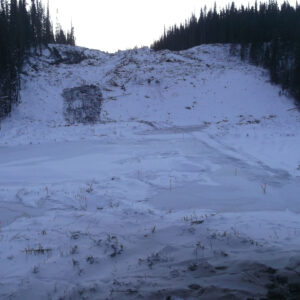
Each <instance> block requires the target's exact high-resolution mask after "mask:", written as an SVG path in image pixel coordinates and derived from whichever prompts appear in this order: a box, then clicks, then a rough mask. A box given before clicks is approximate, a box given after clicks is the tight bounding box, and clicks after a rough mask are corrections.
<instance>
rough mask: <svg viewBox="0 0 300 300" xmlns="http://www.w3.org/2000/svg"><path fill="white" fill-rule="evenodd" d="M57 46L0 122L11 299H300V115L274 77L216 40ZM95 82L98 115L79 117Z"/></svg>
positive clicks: (2, 269) (3, 272) (25, 78)
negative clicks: (70, 94)
mask: <svg viewBox="0 0 300 300" xmlns="http://www.w3.org/2000/svg"><path fill="white" fill-rule="evenodd" d="M53 47H56V50H57V52H59V53H60V57H61V59H60V61H58V60H57V57H56V58H55V57H54V56H53ZM50 49H51V51H50V50H45V51H44V53H43V55H42V56H40V57H35V58H31V59H30V62H29V63H28V65H27V66H26V68H25V69H24V74H23V75H22V91H21V103H20V104H19V105H18V106H17V107H15V108H14V110H13V113H12V115H11V116H10V117H9V118H7V119H6V120H4V121H3V122H2V124H1V131H0V222H1V228H0V298H1V299H46V298H49V299H199V296H200V295H201V299H221V297H224V298H222V299H246V298H249V299H250V298H251V299H253V298H254V299H259V298H261V297H266V298H268V299H275V298H274V297H275V296H276V295H277V296H278V295H282V296H283V297H292V296H293V297H298V296H299V295H300V276H299V274H300V273H299V272H300V253H299V246H300V218H299V213H300V198H299V197H300V196H299V195H300V155H299V149H300V130H299V129H300V114H299V111H298V110H297V109H296V107H295V104H294V102H293V100H292V99H289V98H287V97H286V96H284V95H282V93H281V91H280V89H279V88H278V87H276V86H273V85H271V84H270V83H269V81H268V75H267V74H266V73H265V71H264V70H262V69H259V68H257V67H254V66H251V65H248V64H245V63H243V62H241V61H240V60H239V59H238V58H237V57H232V56H230V55H229V47H228V46H221V45H213V46H207V45H206V46H200V47H196V48H193V49H190V50H187V51H182V52H176V53H175V52H174V53H172V52H169V51H162V52H152V51H150V50H149V49H147V48H144V49H137V50H130V51H123V52H118V53H115V54H107V53H102V52H99V51H94V50H88V49H83V48H74V47H69V46H51V47H50ZM70 53H73V54H72V55H73V56H74V57H75V60H74V61H72V60H71V61H70V60H69V58H68V56H69V55H70ZM74 57H73V58H74ZM73 58H72V59H73ZM77 58H79V60H78V61H76V59H77ZM87 85H93V86H97V87H99V88H100V90H101V91H102V94H103V104H102V112H101V118H100V119H101V121H100V122H97V123H95V124H70V123H69V122H68V121H67V120H66V119H65V115H64V113H63V111H64V99H63V96H62V95H63V92H64V90H65V89H71V88H74V87H80V86H87ZM274 295H275V296H274ZM272 297H273V298H272ZM295 299H296V298H295Z"/></svg>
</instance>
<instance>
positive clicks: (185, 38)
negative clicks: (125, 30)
mask: <svg viewBox="0 0 300 300" xmlns="http://www.w3.org/2000/svg"><path fill="white" fill-rule="evenodd" d="M216 43H221V44H231V52H232V54H233V55H235V54H239V55H240V57H241V59H242V60H249V61H250V62H251V63H253V64H255V65H259V66H263V67H264V68H266V69H268V70H269V71H270V77H271V81H272V82H273V83H275V84H280V85H281V87H282V89H283V90H286V91H288V92H289V93H290V94H291V95H292V96H293V97H295V98H296V99H298V100H300V6H299V5H298V4H297V3H296V5H295V7H294V6H291V5H290V4H289V3H288V2H284V3H283V4H282V5H280V6H279V5H278V3H277V2H276V1H274V0H271V1H269V2H268V3H259V4H258V3H257V2H255V4H254V5H253V6H247V7H245V6H243V5H241V6H240V7H239V8H238V7H237V6H236V5H235V3H234V2H232V3H231V5H228V6H227V7H226V8H223V9H220V10H217V6H216V4H215V5H214V8H213V9H210V10H208V11H207V9H206V8H204V9H201V11H200V16H199V18H197V17H196V16H195V15H194V14H193V15H192V16H191V18H190V19H189V20H186V21H185V23H184V24H180V25H179V26H177V25H174V26H172V27H171V28H169V29H168V30H165V31H164V33H163V35H162V36H161V38H160V39H159V40H157V41H155V42H154V43H153V45H152V46H151V48H152V49H153V50H156V51H158V50H163V49H169V50H173V51H180V50H184V49H188V48H191V47H194V46H198V45H201V44H216Z"/></svg>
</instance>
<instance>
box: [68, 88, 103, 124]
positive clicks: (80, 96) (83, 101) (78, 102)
mask: <svg viewBox="0 0 300 300" xmlns="http://www.w3.org/2000/svg"><path fill="white" fill-rule="evenodd" d="M62 96H63V97H64V101H65V102H64V117H65V120H66V121H67V122H68V123H69V124H76V123H84V124H87V123H95V122H99V121H100V113H101V106H102V99H103V97H102V92H101V90H100V88H99V87H97V86H95V85H83V86H80V87H74V88H71V89H65V90H64V91H63V94H62Z"/></svg>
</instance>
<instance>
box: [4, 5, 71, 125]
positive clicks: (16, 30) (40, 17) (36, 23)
mask: <svg viewBox="0 0 300 300" xmlns="http://www.w3.org/2000/svg"><path fill="white" fill-rule="evenodd" d="M27 2H28V1H26V0H10V1H9V0H0V119H1V118H2V117H4V116H6V115H7V114H8V113H10V111H11V106H12V103H13V102H16V101H17V100H18V89H19V74H20V70H21V68H22V65H23V62H24V59H25V56H26V53H27V52H28V51H29V50H30V49H32V50H34V51H35V52H36V53H39V52H40V51H41V49H42V47H43V46H44V45H47V44H49V43H60V44H71V45H75V37H74V28H73V27H72V28H71V30H70V32H67V33H66V32H65V31H63V30H62V28H61V26H60V24H57V25H56V30H55V33H54V32H53V25H52V22H51V20H50V14H49V5H48V6H47V8H46V9H45V7H44V6H43V5H42V3H41V1H40V0H31V3H30V4H29V3H27Z"/></svg>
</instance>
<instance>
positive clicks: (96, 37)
mask: <svg viewBox="0 0 300 300" xmlns="http://www.w3.org/2000/svg"><path fill="white" fill-rule="evenodd" d="M43 1H44V3H47V0H43ZM49 2H50V9H51V17H52V21H53V25H54V27H55V23H56V10H57V9H58V18H59V21H60V23H61V24H62V26H63V27H64V28H68V29H69V28H70V24H71V20H72V22H73V25H74V27H75V35H76V44H77V45H78V46H84V47H88V48H93V49H99V50H102V51H108V52H115V51H117V50H125V49H129V48H134V47H135V46H137V47H140V46H150V44H152V42H153V41H154V40H156V39H158V38H159V37H160V36H161V35H162V33H163V30H164V25H165V26H166V28H168V27H169V26H170V25H174V24H179V23H180V22H183V21H184V20H185V19H187V18H189V17H190V16H191V14H192V13H193V12H194V13H195V14H196V16H198V15H199V12H200V8H201V7H204V5H207V7H208V8H211V7H212V6H213V3H214V0H84V1H83V0H49ZM216 2H217V7H219V8H221V7H224V5H227V4H228V3H230V0H228V1H226V0H222V1H216ZM249 2H250V4H252V3H254V0H253V1H245V0H244V1H243V0H238V1H235V3H236V4H237V5H238V6H239V5H240V4H241V3H244V4H245V5H247V4H248V3H249Z"/></svg>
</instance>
